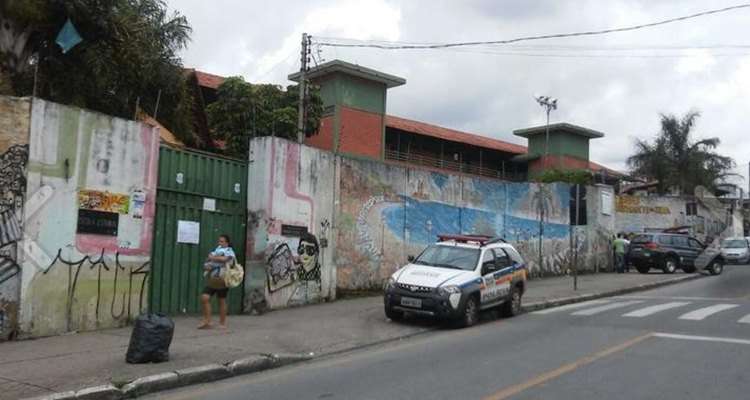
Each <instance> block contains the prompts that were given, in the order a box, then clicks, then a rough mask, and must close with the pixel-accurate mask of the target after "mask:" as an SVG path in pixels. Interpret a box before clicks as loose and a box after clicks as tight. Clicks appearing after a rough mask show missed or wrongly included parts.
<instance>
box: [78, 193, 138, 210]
mask: <svg viewBox="0 0 750 400" xmlns="http://www.w3.org/2000/svg"><path fill="white" fill-rule="evenodd" d="M78 208H79V209H81V210H92V211H102V212H109V213H117V214H127V213H128V210H129V209H130V196H128V195H127V194H120V193H110V192H101V191H98V190H79V191H78Z"/></svg>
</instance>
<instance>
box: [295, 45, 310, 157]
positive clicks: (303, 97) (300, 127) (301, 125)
mask: <svg viewBox="0 0 750 400" xmlns="http://www.w3.org/2000/svg"><path fill="white" fill-rule="evenodd" d="M310 43H311V36H308V34H307V33H303V34H302V51H300V68H299V72H300V77H299V104H298V105H297V141H298V142H299V143H302V142H304V141H305V122H307V121H306V115H305V113H306V110H307V107H305V106H306V104H305V103H306V102H307V70H308V64H309V63H310Z"/></svg>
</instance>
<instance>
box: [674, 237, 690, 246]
mask: <svg viewBox="0 0 750 400" xmlns="http://www.w3.org/2000/svg"><path fill="white" fill-rule="evenodd" d="M672 244H673V245H675V246H679V247H688V246H690V243H689V242H688V238H687V236H672Z"/></svg>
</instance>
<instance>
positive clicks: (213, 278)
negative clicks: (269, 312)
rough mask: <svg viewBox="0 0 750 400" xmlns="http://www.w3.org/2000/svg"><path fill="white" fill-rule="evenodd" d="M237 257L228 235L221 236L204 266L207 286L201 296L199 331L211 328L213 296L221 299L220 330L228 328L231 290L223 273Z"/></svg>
mask: <svg viewBox="0 0 750 400" xmlns="http://www.w3.org/2000/svg"><path fill="white" fill-rule="evenodd" d="M235 258H236V256H235V254H234V250H233V249H232V243H231V242H230V240H229V236H228V235H221V236H219V243H218V246H217V247H216V249H214V251H212V252H210V253H209V254H208V261H206V263H205V264H203V270H204V271H205V272H204V275H205V276H206V286H205V287H204V288H203V293H202V294H201V303H202V305H203V321H202V322H201V324H200V325H199V326H198V329H208V328H210V327H211V296H213V295H216V297H217V298H218V299H219V328H221V329H226V327H227V293H228V292H229V288H227V287H226V285H225V284H224V277H223V276H222V273H223V272H225V271H223V269H224V267H225V266H226V265H227V263H229V262H234V260H235Z"/></svg>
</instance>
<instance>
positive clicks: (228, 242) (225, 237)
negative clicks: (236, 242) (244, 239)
mask: <svg viewBox="0 0 750 400" xmlns="http://www.w3.org/2000/svg"><path fill="white" fill-rule="evenodd" d="M221 238H224V240H226V241H227V245H228V246H229V247H232V240H231V239H229V235H227V234H226V233H223V234H221V235H219V239H221Z"/></svg>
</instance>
